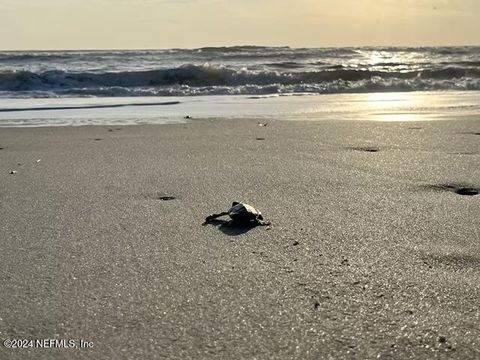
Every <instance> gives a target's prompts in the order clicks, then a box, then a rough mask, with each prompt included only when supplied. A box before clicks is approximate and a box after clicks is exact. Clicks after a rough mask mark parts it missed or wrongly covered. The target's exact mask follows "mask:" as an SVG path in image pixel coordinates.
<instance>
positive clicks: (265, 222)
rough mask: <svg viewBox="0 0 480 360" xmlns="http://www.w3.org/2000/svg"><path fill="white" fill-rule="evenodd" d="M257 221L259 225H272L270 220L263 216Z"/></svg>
mask: <svg viewBox="0 0 480 360" xmlns="http://www.w3.org/2000/svg"><path fill="white" fill-rule="evenodd" d="M255 223H256V224H257V225H259V226H269V225H270V221H266V220H263V217H258V218H256V219H255Z"/></svg>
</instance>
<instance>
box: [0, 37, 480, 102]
mask: <svg viewBox="0 0 480 360" xmlns="http://www.w3.org/2000/svg"><path fill="white" fill-rule="evenodd" d="M479 53H480V49H479V48H468V47H467V48H461V47H460V48H330V49H308V48H304V49H291V48H289V47H276V48H269V47H261V46H234V47H208V48H200V49H190V50H189V49H167V50H158V51H157V50H138V51H137V50H135V51H103V52H102V51H70V52H69V51H65V52H61V51H59V52H0V65H2V66H1V67H0V69H2V70H0V97H59V96H60V97H68V96H170V95H171V96H183V95H224V94H225V95H249V94H250V95H267V94H293V93H320V94H322V93H351V92H380V91H422V90H425V91H431V90H480V62H479V60H478V54H479ZM372 59H376V60H375V61H372Z"/></svg>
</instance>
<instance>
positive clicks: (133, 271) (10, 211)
mask: <svg viewBox="0 0 480 360" xmlns="http://www.w3.org/2000/svg"><path fill="white" fill-rule="evenodd" d="M476 133H477V134H476ZM478 133H480V121H479V120H478V118H476V119H469V120H458V121H437V122H418V123H379V122H353V121H352V122H347V121H345V122H343V121H336V122H328V121H325V122H286V121H285V122H283V121H270V122H269V124H268V126H266V127H259V126H258V125H257V121H253V120H252V121H248V120H245V121H240V120H238V121H226V120H215V121H200V120H194V121H193V122H192V123H189V124H186V125H185V124H180V125H159V126H130V127H128V126H127V127H102V126H91V127H61V128H30V129H27V128H22V129H20V128H17V129H0V147H1V148H3V149H1V150H0V200H1V204H0V304H2V306H1V307H0V339H2V340H4V339H7V338H10V339H52V338H57V339H76V340H78V339H83V340H86V341H93V342H94V347H93V349H90V350H87V349H82V350H80V349H12V350H8V349H6V348H4V347H2V346H0V358H1V359H156V358H158V359H164V358H165V359H254V358H256V359H327V358H332V359H333V358H335V359H338V358H363V359H374V358H395V359H405V358H412V359H431V358H456V359H473V358H479V357H480V326H479V324H480V310H479V303H480V241H479V239H480V220H479V219H480V195H478V196H463V195H459V194H456V193H455V191H454V190H455V189H456V188H455V186H458V187H462V186H470V187H477V188H478V187H480V136H479V135H478ZM257 138H265V139H264V140H257ZM95 139H101V140H95ZM366 150H367V151H366ZM368 150H371V151H368ZM375 150H378V151H376V152H375ZM39 159H41V161H39V162H37V160H39ZM13 170H16V171H18V173H16V174H9V173H10V171H13ZM449 186H450V187H449ZM161 196H173V197H175V198H176V199H174V200H170V201H163V200H159V199H158V198H159V197H161ZM233 200H240V201H244V202H247V203H250V204H252V205H254V206H256V207H257V208H258V209H259V210H260V211H262V212H263V214H264V215H265V217H266V218H267V219H268V220H270V221H271V222H272V226H271V228H270V229H267V228H264V227H257V228H254V229H251V230H249V231H244V230H242V229H239V230H238V229H235V228H229V227H222V226H220V227H217V226H213V225H208V226H202V222H203V219H204V218H205V216H207V215H209V214H211V213H213V212H218V211H223V210H226V209H228V207H229V205H230V203H231V202H232V201H233Z"/></svg>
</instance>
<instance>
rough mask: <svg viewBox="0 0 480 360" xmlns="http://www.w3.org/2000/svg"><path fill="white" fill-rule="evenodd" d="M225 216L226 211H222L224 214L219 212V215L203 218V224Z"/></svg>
mask: <svg viewBox="0 0 480 360" xmlns="http://www.w3.org/2000/svg"><path fill="white" fill-rule="evenodd" d="M225 215H228V211H224V212H221V213H219V214H212V215H210V216H207V217H206V218H205V222H206V223H208V222H210V221H212V220H215V219H216V218H219V217H220V216H225Z"/></svg>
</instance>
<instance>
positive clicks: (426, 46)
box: [0, 44, 480, 52]
mask: <svg viewBox="0 0 480 360" xmlns="http://www.w3.org/2000/svg"><path fill="white" fill-rule="evenodd" d="M235 47H252V48H288V49H292V50H298V49H335V48H337V49H341V48H344V49H347V48H417V49H422V48H461V47H480V44H475V45H474V44H463V45H340V46H327V45H324V46H298V47H296V46H289V45H252V44H249V45H247V44H243V45H211V46H200V47H157V48H153V47H152V48H142V47H139V48H71V49H65V48H63V49H61V48H58V49H52V48H36V49H32V48H30V49H28V48H26V49H0V52H16V51H18V52H26V51H39V52H40V51H51V52H55V51H161V50H201V49H209V48H213V49H221V48H235Z"/></svg>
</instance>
